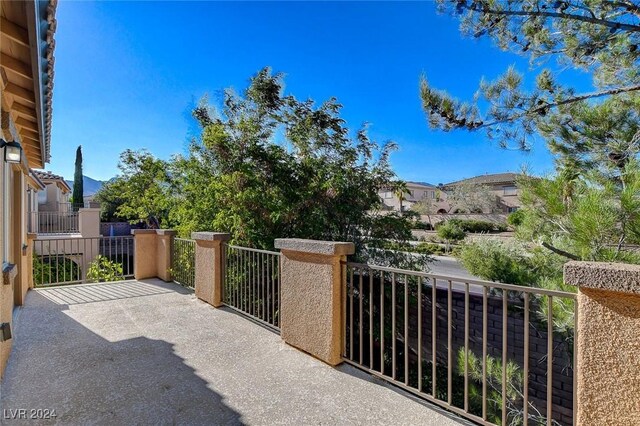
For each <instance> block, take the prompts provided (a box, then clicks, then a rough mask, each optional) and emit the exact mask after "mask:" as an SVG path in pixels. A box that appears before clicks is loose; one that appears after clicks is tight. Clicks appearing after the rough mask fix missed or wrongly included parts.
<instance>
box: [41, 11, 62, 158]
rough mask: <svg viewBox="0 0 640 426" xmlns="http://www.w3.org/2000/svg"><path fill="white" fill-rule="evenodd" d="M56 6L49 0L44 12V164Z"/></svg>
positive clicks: (47, 148)
mask: <svg viewBox="0 0 640 426" xmlns="http://www.w3.org/2000/svg"><path fill="white" fill-rule="evenodd" d="M57 6H58V0H49V4H48V5H47V12H46V17H45V18H46V21H47V23H48V27H47V33H46V34H45V35H44V37H45V39H46V41H47V49H46V51H45V58H44V59H45V60H46V63H47V66H46V70H45V72H46V74H47V79H46V80H45V85H46V91H45V100H44V152H43V153H42V157H43V158H42V159H43V162H44V163H48V162H49V160H50V159H51V115H52V107H51V105H52V103H53V64H54V62H55V58H54V56H53V51H54V49H55V46H56V41H55V40H54V38H53V35H54V33H55V32H56V27H57V21H56V18H55V15H56V8H57Z"/></svg>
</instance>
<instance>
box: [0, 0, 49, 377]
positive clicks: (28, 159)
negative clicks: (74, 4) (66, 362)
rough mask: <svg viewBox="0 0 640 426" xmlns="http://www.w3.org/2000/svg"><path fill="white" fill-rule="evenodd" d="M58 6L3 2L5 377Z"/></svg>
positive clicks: (0, 203) (43, 139) (21, 288)
mask: <svg viewBox="0 0 640 426" xmlns="http://www.w3.org/2000/svg"><path fill="white" fill-rule="evenodd" d="M56 4H57V2H56V1H55V0H53V1H48V2H47V1H37V2H36V1H33V0H27V1H4V0H3V1H2V2H0V100H1V102H0V104H1V105H0V115H1V124H2V126H1V129H0V139H1V141H0V155H1V159H0V186H1V191H2V196H1V197H0V223H1V224H2V226H0V249H1V250H2V285H1V286H0V373H1V372H3V371H4V366H5V364H6V361H7V358H8V356H9V351H10V349H11V344H12V333H11V322H12V313H13V307H14V305H21V304H22V303H23V301H24V297H25V294H26V292H27V290H28V287H29V275H30V274H31V268H30V261H29V256H30V255H31V252H30V250H29V249H28V247H29V239H28V237H27V226H28V215H27V211H28V206H29V203H31V205H34V204H33V203H34V197H33V194H35V191H39V190H42V189H43V183H42V182H40V181H39V180H38V178H37V176H35V174H34V173H32V172H31V169H33V168H44V166H45V164H46V163H48V162H49V158H50V139H51V101H52V95H53V62H54V58H53V49H54V40H53V35H54V32H55V29H56V20H55V17H54V16H55V9H56ZM29 194H31V198H29Z"/></svg>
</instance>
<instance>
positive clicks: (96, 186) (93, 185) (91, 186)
mask: <svg viewBox="0 0 640 426" xmlns="http://www.w3.org/2000/svg"><path fill="white" fill-rule="evenodd" d="M65 182H67V184H68V185H69V186H70V187H71V188H72V189H73V181H72V180H65ZM105 183H106V182H105V181H101V180H95V179H93V178H90V177H89V176H85V175H82V188H83V192H84V193H83V194H82V195H83V196H84V197H88V196H91V195H94V194H95V193H96V192H98V191H99V190H100V188H102V185H104V184H105Z"/></svg>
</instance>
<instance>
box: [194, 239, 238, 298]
mask: <svg viewBox="0 0 640 426" xmlns="http://www.w3.org/2000/svg"><path fill="white" fill-rule="evenodd" d="M191 238H192V239H194V240H195V242H196V256H195V257H196V259H195V268H196V271H195V293H196V297H197V298H198V299H200V300H203V301H205V302H207V303H209V304H210V305H212V306H215V307H216V308H217V307H220V306H222V305H223V297H224V294H223V283H224V276H223V273H224V255H223V251H222V250H223V247H222V244H223V243H224V242H225V241H228V240H229V239H230V238H231V235H230V234H228V233H224V232H193V233H192V234H191Z"/></svg>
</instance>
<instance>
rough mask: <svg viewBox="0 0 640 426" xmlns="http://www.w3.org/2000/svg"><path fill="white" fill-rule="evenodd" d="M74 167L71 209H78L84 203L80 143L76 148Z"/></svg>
mask: <svg viewBox="0 0 640 426" xmlns="http://www.w3.org/2000/svg"><path fill="white" fill-rule="evenodd" d="M75 165H76V169H75V172H74V174H73V193H72V195H71V201H72V202H73V209H74V210H78V208H79V206H81V205H83V203H84V182H83V179H82V145H80V146H78V149H76V164H75Z"/></svg>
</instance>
